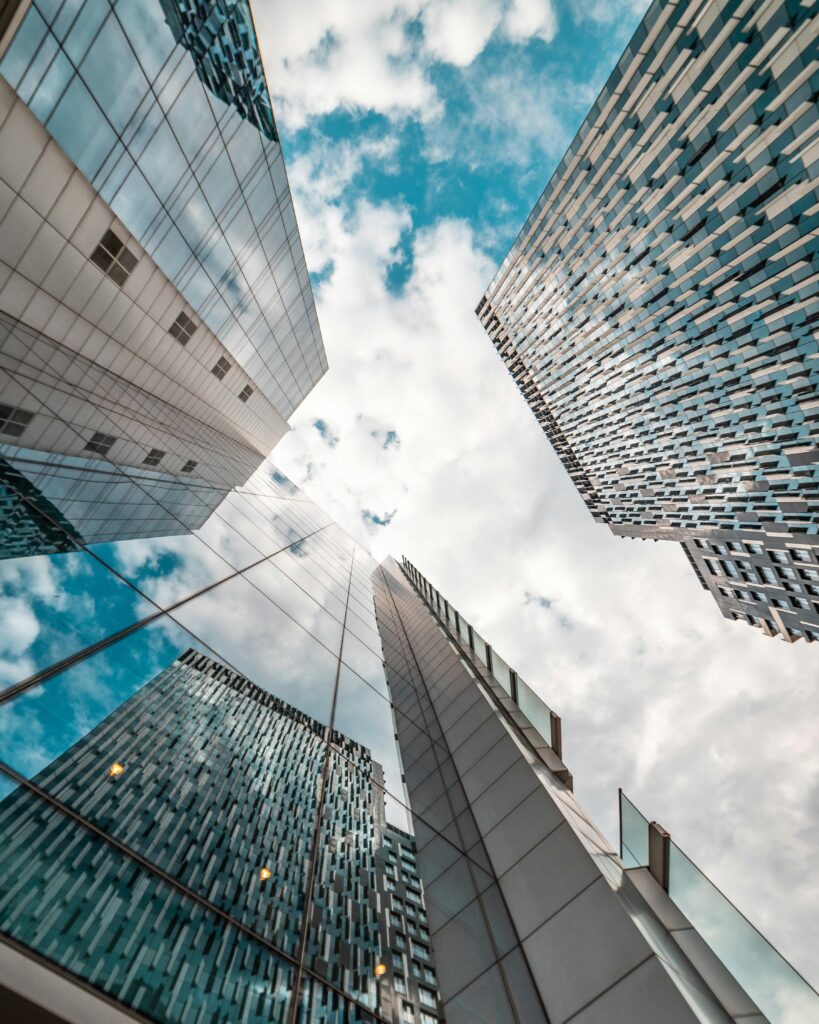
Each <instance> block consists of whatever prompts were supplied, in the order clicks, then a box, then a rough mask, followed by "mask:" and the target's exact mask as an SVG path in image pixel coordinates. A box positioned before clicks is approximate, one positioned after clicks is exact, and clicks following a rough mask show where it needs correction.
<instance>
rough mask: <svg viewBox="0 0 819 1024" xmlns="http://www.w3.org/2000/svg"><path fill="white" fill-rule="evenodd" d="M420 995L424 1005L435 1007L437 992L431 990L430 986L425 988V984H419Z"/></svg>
mask: <svg viewBox="0 0 819 1024" xmlns="http://www.w3.org/2000/svg"><path fill="white" fill-rule="evenodd" d="M418 996H419V998H420V1000H421V1003H422V1005H423V1006H432V1007H434V1006H435V1005H436V1001H435V993H434V992H430V990H429V989H428V988H424V986H423V985H419V986H418Z"/></svg>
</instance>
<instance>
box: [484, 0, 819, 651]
mask: <svg viewBox="0 0 819 1024" xmlns="http://www.w3.org/2000/svg"><path fill="white" fill-rule="evenodd" d="M818 25H819V14H817V12H816V9H815V7H814V6H813V5H811V4H791V3H788V2H786V0H771V2H766V3H748V2H746V0H689V2H685V3H674V2H668V0H654V2H653V3H652V4H651V6H650V8H649V10H648V12H647V13H646V15H645V17H644V19H643V21H642V23H641V24H640V26H639V27H638V29H637V31H636V33H635V34H634V36H633V38H632V40H631V42H630V43H629V44H628V46H627V47H626V50H625V52H624V53H623V56H622V57H621V59H620V61H619V63H618V65H617V67H616V68H615V70H614V71H613V73H612V75H611V76H610V78H609V80H608V81H607V83H606V85H605V86H604V88H603V90H602V92H601V93H600V95H599V97H598V99H597V101H596V102H595V104H594V106H593V107H592V109H591V111H590V112H589V114H588V115H587V117H586V119H585V121H584V122H583V125H582V126H581V128H580V130H579V132H578V134H577V135H576V137H575V139H574V141H573V142H572V144H571V146H570V147H569V149H568V151H567V152H566V155H565V156H564V157H563V159H562V160H561V162H560V163H559V164H558V166H557V168H556V170H555V172H554V174H553V175H552V177H551V179H550V180H549V183H548V185H547V186H546V189H545V191H544V192H543V194H542V195H541V197H540V199H539V200H538V202H537V204H536V205H535V207H534V209H533V210H532V212H531V214H530V216H529V218H528V220H527V221H526V223H525V224H524V226H523V228H522V230H521V232H520V234H519V235H518V238H517V240H516V241H515V243H514V245H513V247H512V249H511V251H510V253H509V255H508V256H507V257H506V259H505V260H504V262H503V264H502V265H501V267H500V269H499V270H498V272H497V274H496V275H495V278H494V280H493V281H492V283H491V285H490V287H489V288H488V290H487V292H486V294H485V295H484V297H483V298H482V300H481V302H480V304H479V306H478V310H477V312H478V315H479V318H480V320H481V323H482V324H483V326H484V327H485V329H486V331H487V333H488V334H489V337H490V338H491V340H492V342H493V344H494V345H495V347H496V348H497V350H498V352H499V354H500V355H501V357H502V358H503V360H504V362H505V363H506V365H507V367H508V369H509V371H510V373H511V374H512V376H513V377H514V379H515V381H516V382H517V384H518V387H519V388H520V390H521V392H522V394H523V395H524V397H525V399H526V401H527V402H528V403H529V405H530V406H531V408H532V411H533V412H534V414H535V416H536V417H537V419H538V422H539V423H540V425H541V427H542V428H543V430H544V432H545V433H546V435H547V437H548V438H549V440H550V441H551V443H552V445H553V446H554V449H555V451H556V453H557V454H558V456H559V457H560V459H561V461H562V463H563V465H564V466H565V468H566V470H567V471H568V473H569V474H570V475H571V477H572V480H573V481H574V483H575V485H576V486H577V488H578V491H579V492H580V494H581V496H582V498H583V500H584V501H585V503H586V505H587V506H588V508H589V510H590V512H591V513H592V515H593V516H594V518H595V519H596V520H597V521H598V522H601V523H606V524H608V526H609V527H610V529H611V530H612V531H613V532H614V533H615V534H617V535H620V536H625V537H639V538H650V539H654V540H658V539H659V540H663V539H667V540H676V541H680V542H682V543H683V544H684V545H685V548H686V551H687V554H688V556H689V558H690V559H691V560H692V562H693V563H694V564H695V566H696V569H697V572H698V575H699V577H700V580H701V581H702V583H703V586H704V587H705V588H706V589H708V590H709V591H710V592H711V594H712V595H713V597H714V598H715V599H716V600H717V603H718V604H719V606H720V608H721V610H722V611H723V613H724V614H725V615H726V616H728V617H730V618H733V619H742V620H745V621H747V622H749V623H751V624H753V625H756V626H758V627H760V628H761V629H762V630H763V631H765V632H766V633H767V634H768V635H779V636H781V637H783V638H784V639H785V640H796V639H799V638H804V639H806V640H816V639H819V539H817V534H819V445H818V444H817V423H818V422H819V420H818V417H819V398H817V395H819V342H817V318H819V304H818V303H817V288H816V284H817V274H816V267H817V247H818V243H817V234H816V230H815V228H816V205H817V199H819V193H818V192H817V175H816V156H815V151H816V145H817V135H818V133H819V126H817V119H816V73H817V58H816V37H817V31H818V28H817V26H818Z"/></svg>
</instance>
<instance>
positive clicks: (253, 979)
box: [0, 463, 442, 1024]
mask: <svg viewBox="0 0 819 1024" xmlns="http://www.w3.org/2000/svg"><path fill="white" fill-rule="evenodd" d="M25 509H28V506H24V510H25ZM51 528H52V530H53V531H57V530H58V529H60V526H59V524H58V523H52V524H51ZM63 531H64V537H65V543H64V544H61V543H60V542H59V540H57V542H56V543H54V544H53V545H52V547H54V548H55V549H56V550H57V551H62V552H63V553H48V554H33V553H31V554H29V556H28V557H25V558H22V557H21V558H17V559H8V560H7V561H6V562H5V563H3V569H2V570H0V581H2V586H3V590H4V594H3V599H4V606H7V607H11V606H20V607H22V606H23V605H25V606H26V608H27V610H28V613H30V614H31V615H33V616H34V617H35V619H36V621H37V623H38V626H39V629H38V633H37V636H36V637H31V638H30V642H24V639H23V640H21V642H20V644H19V645H18V650H17V653H16V656H15V657H14V658H12V659H10V660H8V661H7V662H4V663H3V671H4V673H5V676H4V678H3V679H2V683H3V685H4V688H3V689H0V732H1V733H2V736H3V744H2V753H1V754H0V796H2V802H0V818H2V822H3V826H2V827H3V835H4V838H5V842H4V844H3V856H2V866H0V932H2V935H3V936H4V941H10V942H12V943H14V944H15V946H16V947H18V948H21V949H24V950H25V951H26V952H27V953H28V954H29V955H34V956H37V957H38V958H42V959H43V960H44V961H45V962H47V963H49V964H53V965H56V966H59V967H61V968H63V969H65V970H66V971H69V972H70V973H71V974H72V975H74V976H76V977H77V979H79V980H80V981H82V982H83V983H85V984H86V985H88V986H90V987H91V988H92V989H99V990H101V991H102V992H104V993H105V994H106V995H107V996H109V997H110V998H112V999H114V1000H115V1001H116V1002H119V1003H123V1004H125V1005H126V1006H128V1007H130V1008H132V1009H133V1010H135V1011H136V1012H137V1013H139V1014H141V1015H142V1016H143V1017H144V1018H145V1019H148V1020H154V1021H158V1022H165V1021H179V1022H186V1024H187V1022H189V1021H193V1020H197V1019H208V1020H234V1019H241V1020H246V1021H248V1022H250V1021H257V1020H258V1021H262V1020H265V1021H267V1020H274V1021H282V1022H288V1024H289V1022H294V1021H305V1022H308V1021H310V1022H321V1024H332V1022H338V1024H341V1022H347V1021H362V1022H365V1021H383V1022H388V1024H398V1022H401V1024H403V1022H409V1021H411V1022H412V1024H420V1022H421V1021H422V1020H423V1021H428V1020H434V1021H438V1020H439V1019H442V1018H441V1017H440V1016H439V1008H438V1004H437V979H436V968H435V962H434V954H433V951H432V947H431V944H430V937H429V930H428V923H427V919H426V910H425V905H424V896H423V887H422V883H421V879H420V875H419V872H418V868H417V866H416V864H415V860H414V840H413V836H412V833H411V832H410V831H409V829H410V828H411V827H412V824H411V822H412V819H411V817H410V814H409V810H408V808H407V806H406V798H405V793H404V788H403V783H402V779H401V768H400V759H399V755H398V752H397V749H396V746H395V743H394V739H393V726H392V724H391V723H392V709H391V705H390V702H389V696H388V689H387V685H386V678H385V674H384V668H383V663H382V657H383V655H382V652H381V641H380V637H379V634H378V631H377V628H376V624H375V610H374V604H373V590H372V583H371V576H372V574H373V573H374V572H375V571H376V568H377V567H376V564H375V562H374V561H373V560H372V558H371V557H370V556H369V555H368V554H367V553H366V552H365V551H363V550H362V549H361V548H359V547H358V546H357V545H355V544H354V542H353V541H352V540H350V538H348V537H347V536H346V535H345V534H344V533H343V531H342V530H341V529H340V528H339V527H338V526H336V525H335V524H334V523H332V521H330V520H329V519H328V517H327V516H326V515H325V514H324V513H323V512H322V511H321V510H320V509H318V508H317V507H316V506H315V505H313V504H312V503H311V502H310V501H309V500H307V499H306V498H305V497H304V495H302V494H301V493H300V492H299V491H298V490H297V489H296V488H294V487H293V485H292V484H291V483H290V482H289V481H288V480H287V479H286V478H285V477H284V476H283V475H282V474H281V473H279V472H278V471H277V470H276V469H275V468H274V467H273V466H272V465H271V464H270V463H265V465H264V466H263V467H262V468H261V469H260V470H259V471H257V473H256V474H255V475H254V477H253V478H251V480H250V481H248V484H247V485H246V486H245V487H244V488H239V489H237V490H235V491H234V492H232V493H231V494H230V495H229V496H228V498H226V499H225V500H224V501H223V502H222V503H221V504H220V506H219V507H218V508H217V510H216V512H215V513H214V514H213V516H212V517H211V519H210V520H209V521H208V523H207V524H206V525H205V527H203V528H201V529H198V530H196V531H194V532H193V533H191V534H188V535H184V536H170V537H166V538H163V539H161V540H159V539H153V540H150V541H146V540H133V541H118V542H114V543H106V544H96V545H90V544H87V543H86V542H84V541H83V540H82V538H79V537H77V536H75V535H74V534H72V533H71V532H70V531H69V530H67V529H66V528H65V527H63ZM69 543H70V544H71V545H72V547H71V550H70V551H69V550H66V549H67V546H68V544H69ZM38 580H45V581H46V582H47V584H48V586H49V588H50V590H49V592H48V594H45V595H44V600H43V601H42V602H37V601H35V600H34V595H33V593H32V590H33V581H38ZM267 872H269V874H267ZM401 942H403V943H404V950H403V952H404V954H405V956H406V960H405V962H404V963H403V964H402V968H401V970H399V969H397V966H396V961H395V959H394V956H395V951H396V950H397V947H398V944H399V943H401ZM380 965H383V967H384V973H380V972H379V971H378V970H376V968H377V967H379V966H380ZM237 1006H239V1007H241V1011H240V1016H239V1017H238V1018H236V1017H235V1016H234V1013H235V1012H236V1010H235V1008H236V1007H237ZM423 1014H425V1015H426V1016H423ZM201 1015H205V1016H201Z"/></svg>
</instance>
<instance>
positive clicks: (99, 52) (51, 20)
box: [0, 0, 327, 418]
mask: <svg viewBox="0 0 819 1024" xmlns="http://www.w3.org/2000/svg"><path fill="white" fill-rule="evenodd" d="M0 74H2V76H3V77H4V78H5V79H6V81H7V82H8V83H9V85H10V86H11V87H12V89H14V90H15V91H16V93H17V94H18V96H19V97H20V99H21V100H22V101H23V102H24V103H25V104H27V106H28V107H29V108H30V109H31V110H32V112H33V113H34V114H35V116H36V117H37V118H38V119H39V120H40V122H41V123H42V124H43V125H44V126H45V127H46V129H47V131H48V132H49V134H50V135H51V136H52V137H53V138H54V140H55V141H56V142H57V143H58V145H59V146H60V147H61V148H62V149H63V150H64V152H65V153H66V154H67V156H68V157H69V158H70V159H71V160H72V161H73V162H74V164H75V165H76V166H77V168H78V169H79V170H80V171H81V172H82V174H83V175H84V176H85V178H87V180H88V181H89V182H90V183H91V185H92V186H93V188H94V189H95V191H96V192H97V193H98V194H99V196H100V197H101V198H102V199H103V200H104V201H105V202H106V203H107V204H108V205H109V206H110V208H111V210H113V212H114V214H115V215H116V216H117V217H118V218H119V219H120V220H121V221H122V223H123V224H124V225H125V227H126V228H127V230H128V231H129V232H130V233H131V234H132V235H133V237H134V238H135V239H136V240H137V242H138V244H139V246H140V247H141V248H142V249H143V250H144V251H145V252H146V253H147V254H148V255H149V256H150V257H151V258H152V259H153V261H154V262H155V263H156V264H157V266H158V267H159V268H160V269H161V270H162V272H163V273H164V274H165V276H166V277H167V278H168V280H169V281H170V282H171V283H172V284H173V286H174V287H175V288H176V289H177V290H178V291H179V293H180V294H181V295H182V296H184V298H185V300H186V301H187V302H188V303H189V305H190V306H191V308H192V309H193V310H194V311H195V313H196V314H197V315H198V317H199V318H200V319H201V320H202V321H203V322H204V323H205V324H206V325H207V326H208V327H209V328H210V330H212V331H213V333H214V334H215V335H216V336H217V337H218V338H220V339H221V341H222V342H223V344H224V346H225V347H226V349H227V350H228V352H230V353H231V355H232V356H233V357H234V359H235V360H236V362H237V363H238V364H239V365H240V366H241V367H243V369H244V370H245V371H246V372H247V374H248V375H249V376H250V377H251V378H252V379H253V380H254V381H255V382H256V384H257V387H258V388H259V390H260V391H262V392H263V393H264V394H265V395H266V396H267V397H268V398H269V399H270V401H271V402H272V403H273V404H274V405H275V406H276V408H277V409H279V411H280V412H281V414H282V415H283V416H284V417H285V418H286V417H287V416H289V415H290V413H292V411H293V410H294V409H295V407H296V406H297V405H298V404H299V402H300V401H301V400H302V399H303V398H304V396H305V395H306V394H307V393H308V391H309V390H310V389H311V388H312V387H313V385H314V384H315V383H316V382H317V381H318V380H319V379H320V378H321V376H322V374H323V373H324V372H325V370H326V368H327V364H326V359H325V356H324V351H323V347H322V343H321V335H320V332H319V327H318V320H317V317H316V311H315V305H314V302H313V295H312V289H311V287H310V281H309V277H308V274H307V268H306V265H305V261H304V254H303V252H302V248H301V242H300V240H299V234H298V227H297V224H296V218H295V214H294V212H293V204H292V200H291V198H290V193H289V189H288V186H287V178H286V174H285V170H284V163H283V160H282V153H281V147H280V145H279V143H278V141H277V139H276V133H275V128H274V126H273V116H272V112H271V107H270V98H269V96H268V94H267V88H266V86H265V83H264V78H263V75H262V70H261V60H260V57H259V54H258V48H257V45H256V38H255V33H254V32H253V25H252V20H251V17H250V12H249V9H248V6H247V4H246V3H245V2H244V0H219V2H217V3H209V4H204V3H183V2H181V0H148V2H146V3H139V4H134V3H130V2H129V0H116V2H114V0H111V2H109V0H103V2H102V3H99V2H98V0H85V2H80V3H78V2H76V0H34V2H33V3H32V4H31V6H30V8H29V10H28V13H27V14H26V16H25V18H24V20H23V23H22V25H21V26H20V28H19V30H18V32H17V34H16V36H15V38H14V40H13V42H12V44H11V46H10V47H9V48H8V50H7V52H6V54H5V56H4V57H3V59H2V62H0Z"/></svg>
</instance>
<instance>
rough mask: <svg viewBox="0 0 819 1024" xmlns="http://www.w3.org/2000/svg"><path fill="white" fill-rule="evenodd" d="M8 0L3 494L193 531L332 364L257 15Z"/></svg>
mask: <svg viewBox="0 0 819 1024" xmlns="http://www.w3.org/2000/svg"><path fill="white" fill-rule="evenodd" d="M11 7H12V8H14V11H13V12H12V14H13V16H12V17H11V19H10V21H8V25H7V31H6V32H5V34H4V35H3V37H2V42H1V43H0V446H2V451H0V457H2V458H3V459H4V461H5V462H7V463H9V464H10V465H11V467H12V472H11V473H10V474H9V473H6V474H5V477H4V483H3V490H4V492H8V493H9V495H10V496H9V499H8V502H4V503H3V506H2V507H3V509H4V510H5V509H6V508H10V509H13V507H14V504H15V501H25V500H29V499H34V500H35V503H36V504H38V505H39V506H40V507H41V508H46V507H48V508H50V509H54V510H56V515H57V517H58V518H61V519H62V520H64V521H65V522H67V523H69V524H70V526H71V528H72V529H73V531H74V532H75V533H76V534H77V535H78V536H80V537H83V538H84V539H85V540H87V541H88V542H89V543H95V542H99V541H103V540H116V539H126V538H131V537H156V536H165V535H168V534H176V533H184V532H187V531H189V530H192V529H196V528H197V527H200V526H202V525H203V523H204V522H205V520H206V519H207V518H208V516H209V515H210V514H211V512H213V510H214V509H215V508H216V506H217V505H218V504H219V502H220V501H221V500H222V499H224V497H225V496H226V495H227V493H228V491H229V490H230V488H232V487H235V486H236V485H237V484H242V483H244V482H245V481H246V480H247V479H248V478H249V477H250V475H251V474H252V473H253V471H254V470H255V469H256V467H257V466H258V465H259V464H260V462H261V461H262V459H263V457H264V456H265V455H267V454H268V453H269V452H270V451H271V449H272V448H273V446H274V445H275V444H276V442H277V441H278V440H279V439H280V438H281V437H282V435H283V434H284V432H285V431H286V429H287V418H288V416H290V415H291V414H292V412H293V410H294V409H295V408H296V407H297V405H298V404H299V403H300V402H301V401H302V400H303V398H304V397H305V396H306V395H307V394H308V393H309V391H310V390H311V389H312V388H313V386H314V385H315V384H316V382H317V381H318V380H319V379H320V378H321V376H322V375H323V373H324V372H325V370H326V368H327V363H326V358H325V355H324V348H323V344H322V340H321V334H320V331H319V327H318V321H317V318H316V312H315V304H314V300H313V295H312V290H311V287H310V282H309V277H308V274H307V269H306V265H305V261H304V253H303V251H302V248H301V243H300V240H299V234H298V227H297V225H296V220H295V215H294V212H293V203H292V199H291V196H290V191H289V188H288V185H287V178H286V174H285V171H284V166H283V163H282V154H281V147H280V145H279V143H278V137H277V134H276V130H275V124H274V121H273V114H272V109H271V106H270V98H269V95H268V92H267V86H266V83H265V80H264V75H263V71H262V66H261V58H260V56H259V52H258V46H257V43H256V37H255V33H254V30H253V22H252V17H251V14H250V9H249V7H248V6H247V4H246V3H245V2H244V0H221V2H219V3H216V4H198V5H197V4H187V3H177V2H176V0H150V2H148V3H144V4H143V3H140V4H131V3H113V2H112V3H108V2H107V0H105V2H103V3H96V2H92V0H88V2H85V3H80V4H77V3H73V2H67V0H66V2H53V0H45V2H39V0H32V2H20V3H15V4H12V5H11ZM37 453H40V454H39V455H38V454H37ZM44 456H45V457H44ZM12 478H13V479H15V480H20V479H22V480H24V481H25V483H24V485H22V486H23V489H24V490H25V491H26V494H27V495H28V498H24V497H21V495H20V494H19V493H17V492H15V494H14V495H11V490H13V485H12V484H11V482H10V481H11V480H12ZM38 495H39V497H37V496H38ZM157 498H158V499H159V501H158V503H157V502H156V501H154V499H157ZM10 514H11V515H12V516H13V515H14V513H13V511H12V512H10ZM13 523H14V520H13V519H11V520H9V523H8V525H3V526H0V535H2V536H3V538H8V537H10V536H11V535H13V534H14V532H15V530H14V525H13ZM31 542H32V544H34V545H36V544H38V543H44V541H42V535H41V537H40V540H39V541H38V540H37V539H36V538H34V537H32V539H31ZM24 549H25V542H24V541H23V540H22V539H21V540H19V541H18V542H17V543H14V542H12V541H9V542H8V543H6V544H4V545H3V547H2V548H0V557H13V556H16V555H18V554H21V553H24ZM32 550H45V549H44V548H37V547H36V546H35V547H34V548H33V549H32Z"/></svg>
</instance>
